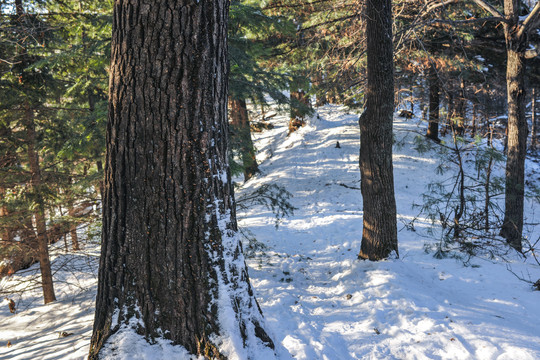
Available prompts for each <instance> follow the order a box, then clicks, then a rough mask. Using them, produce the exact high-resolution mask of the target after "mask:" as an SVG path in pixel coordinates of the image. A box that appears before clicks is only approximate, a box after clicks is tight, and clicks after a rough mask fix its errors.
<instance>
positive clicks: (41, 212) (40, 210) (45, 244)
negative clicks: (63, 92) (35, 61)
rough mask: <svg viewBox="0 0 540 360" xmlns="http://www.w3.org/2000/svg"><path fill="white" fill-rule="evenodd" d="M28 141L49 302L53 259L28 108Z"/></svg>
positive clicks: (45, 297) (44, 285)
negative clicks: (50, 255)
mask: <svg viewBox="0 0 540 360" xmlns="http://www.w3.org/2000/svg"><path fill="white" fill-rule="evenodd" d="M25 121H26V141H28V148H27V152H28V162H29V164H30V174H31V179H30V185H31V187H32V191H33V192H34V198H35V201H36V208H35V210H34V219H35V222H36V230H37V248H38V258H39V268H40V270H41V287H42V289H43V301H44V302H45V304H48V303H50V302H52V301H55V300H56V296H55V295H54V286H53V278H52V272H51V261H50V258H49V240H48V238H47V226H46V223H45V204H44V202H43V197H42V195H41V184H42V180H41V169H40V168H39V155H38V153H37V150H36V141H37V140H36V131H35V124H34V114H33V110H31V109H28V110H26V116H25Z"/></svg>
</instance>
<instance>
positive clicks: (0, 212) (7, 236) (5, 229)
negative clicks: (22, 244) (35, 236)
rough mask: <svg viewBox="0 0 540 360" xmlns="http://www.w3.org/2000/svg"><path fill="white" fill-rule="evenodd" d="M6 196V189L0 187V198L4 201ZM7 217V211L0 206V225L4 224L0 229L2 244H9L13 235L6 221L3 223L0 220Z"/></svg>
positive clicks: (3, 206) (4, 207)
mask: <svg viewBox="0 0 540 360" xmlns="http://www.w3.org/2000/svg"><path fill="white" fill-rule="evenodd" d="M5 196H6V189H5V188H3V187H0V198H2V199H4V198H5ZM8 216H9V211H8V208H7V206H5V205H2V206H0V221H1V222H0V224H2V223H4V224H3V225H2V228H1V229H0V230H1V231H0V240H1V241H3V242H4V243H8V242H11V241H12V240H13V233H12V231H11V227H10V226H9V225H8V223H7V221H3V220H2V219H1V218H7V217H8Z"/></svg>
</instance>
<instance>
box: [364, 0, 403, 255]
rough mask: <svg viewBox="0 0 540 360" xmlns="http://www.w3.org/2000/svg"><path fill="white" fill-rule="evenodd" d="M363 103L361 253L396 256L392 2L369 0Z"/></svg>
mask: <svg viewBox="0 0 540 360" xmlns="http://www.w3.org/2000/svg"><path fill="white" fill-rule="evenodd" d="M366 15H367V17H366V18H367V62H368V63H367V64H368V66H367V73H368V75H367V78H368V82H367V89H366V90H367V91H366V108H365V110H364V112H363V113H362V115H361V116H360V174H361V189H362V198H363V206H364V214H363V231H362V244H361V248H360V253H359V255H358V256H359V258H361V259H369V260H380V259H383V258H386V257H388V256H389V255H390V254H391V253H392V252H394V251H395V253H396V255H398V242H397V224H396V200H395V196H394V174H393V167H392V123H393V113H394V66H393V49H392V3H391V1H390V0H381V1H368V2H367V4H366Z"/></svg>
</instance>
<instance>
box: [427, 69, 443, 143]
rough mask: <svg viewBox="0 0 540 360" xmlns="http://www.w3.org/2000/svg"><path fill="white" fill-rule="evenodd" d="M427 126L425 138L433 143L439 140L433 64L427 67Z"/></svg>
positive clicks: (435, 71) (435, 70) (437, 88)
mask: <svg viewBox="0 0 540 360" xmlns="http://www.w3.org/2000/svg"><path fill="white" fill-rule="evenodd" d="M428 82H429V124H428V129H427V133H426V137H427V138H429V139H432V140H435V141H437V142H438V141H440V140H439V102H440V99H439V76H438V75H437V69H436V68H435V65H434V64H431V65H430V66H429V71H428Z"/></svg>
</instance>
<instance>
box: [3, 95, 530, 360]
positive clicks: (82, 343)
mask: <svg viewBox="0 0 540 360" xmlns="http://www.w3.org/2000/svg"><path fill="white" fill-rule="evenodd" d="M318 113H319V116H320V118H316V117H314V118H313V119H311V120H310V121H309V124H308V125H307V126H306V127H304V128H302V129H300V130H299V131H298V132H296V133H294V134H292V135H291V136H289V137H286V131H287V118H286V117H285V116H277V117H275V118H273V119H272V123H273V124H274V125H275V128H274V129H272V130H267V131H264V132H262V133H259V134H257V135H256V137H257V141H256V146H257V148H258V149H259V154H258V160H259V161H260V162H261V166H260V168H261V170H262V174H260V175H258V176H257V177H256V178H254V179H252V180H251V181H249V182H248V183H246V184H244V186H243V187H242V188H241V189H239V191H237V194H238V195H237V196H241V194H242V193H249V192H251V191H253V190H254V189H256V188H257V187H258V186H260V185H262V184H265V183H276V184H278V185H280V186H283V187H284V188H285V189H286V190H288V191H289V192H291V193H292V194H293V195H294V198H292V199H291V202H292V204H293V205H294V206H295V207H296V208H298V209H297V210H296V211H295V214H294V216H292V217H290V218H287V219H284V220H283V222H282V223H281V225H280V226H279V228H278V229H276V228H275V226H274V220H275V219H274V215H273V214H272V213H271V212H269V211H268V210H267V209H265V208H263V207H261V206H257V207H254V208H252V209H250V210H249V211H244V212H239V217H240V218H241V219H242V220H241V221H240V224H241V226H243V227H244V228H247V229H249V231H251V232H252V233H253V234H254V236H255V237H256V239H257V241H258V242H259V243H261V244H263V245H265V246H266V250H265V251H264V254H261V253H258V254H256V255H255V256H253V257H250V258H249V259H248V260H247V262H248V265H249V268H250V277H251V281H252V284H253V285H254V288H255V290H256V293H257V297H258V299H259V302H260V305H261V308H262V310H263V313H264V315H265V317H266V319H267V326H268V329H269V331H270V333H272V334H273V335H274V339H275V341H276V343H277V344H278V345H279V349H278V352H279V354H280V355H281V358H282V359H290V358H295V359H305V360H318V359H327V360H342V359H343V360H348V359H501V360H503V359H509V360H510V359H511V360H515V359H531V360H534V359H540V321H539V320H540V315H539V314H540V292H533V291H532V290H531V288H530V286H529V285H528V284H526V283H524V282H521V281H519V280H517V279H516V278H515V277H514V275H512V274H511V273H510V272H509V271H508V270H507V268H506V266H507V265H506V264H505V263H491V262H489V261H486V260H482V259H480V258H474V259H473V260H472V261H471V265H472V266H468V267H465V266H464V265H463V263H462V262H461V261H459V260H455V259H444V260H437V259H435V258H433V254H432V253H429V254H427V253H425V252H424V245H425V243H426V242H428V241H431V242H433V241H434V240H429V239H428V238H426V237H423V236H421V234H425V229H424V228H423V226H424V225H425V224H423V223H422V222H418V223H417V224H416V229H417V232H412V231H409V230H407V229H406V228H405V227H404V225H403V224H404V222H405V221H407V220H410V219H412V218H413V217H415V216H416V215H417V212H418V211H417V210H413V209H412V208H411V204H412V203H413V202H417V203H418V202H420V201H421V196H420V195H421V194H422V193H423V192H425V191H426V190H425V187H426V184H427V183H428V182H429V181H431V180H432V179H433V178H434V177H435V175H434V169H435V167H436V165H437V164H436V160H435V159H434V158H430V154H429V153H426V154H423V155H422V154H419V153H418V152H416V151H415V150H413V139H414V137H415V136H416V134H415V133H414V131H417V130H419V129H418V128H417V126H416V124H415V122H414V121H412V120H409V121H408V122H406V121H401V120H399V119H398V120H396V122H395V124H394V132H395V136H396V140H397V145H396V146H395V154H394V167H395V187H396V199H397V209H398V230H400V232H399V242H400V243H399V246H400V255H401V257H400V259H397V260H388V261H383V262H379V263H372V262H364V261H358V260H357V259H356V256H357V254H358V251H359V249H360V239H361V235H362V234H361V231H362V202H361V194H360V190H359V189H358V188H359V178H360V174H359V170H358V149H359V130H358V123H357V115H354V114H346V113H345V111H344V109H343V108H341V107H337V106H331V105H328V106H325V107H324V108H321V109H319V111H318ZM420 130H422V128H420ZM337 141H339V143H340V146H341V148H336V147H335V146H336V142H337ZM535 209H536V212H535V211H533V210H535ZM527 211H528V217H529V219H528V220H529V222H538V219H537V218H535V217H534V213H537V212H538V207H535V208H532V209H531V208H530V207H527ZM536 216H538V215H536ZM534 236H536V237H538V236H540V233H539V229H536V234H535V235H534ZM246 245H247V244H246ZM89 250H92V252H93V254H92V255H91V256H90V257H81V258H80V259H73V264H75V265H76V266H75V267H76V268H78V269H80V270H81V271H80V272H79V273H78V274H73V273H70V272H68V271H66V270H65V269H64V270H60V271H58V272H57V273H56V275H55V276H56V279H57V280H62V282H59V283H58V284H57V288H58V293H59V294H58V295H59V296H58V297H59V301H57V302H55V303H53V304H50V305H47V306H43V305H41V303H40V301H41V300H40V298H39V294H38V296H36V297H33V298H32V297H29V298H26V300H25V302H24V306H21V308H20V310H21V311H20V312H19V313H17V314H16V315H12V314H10V313H9V310H8V306H7V302H5V301H4V302H1V303H0V359H2V360H4V359H5V360H8V359H10V360H11V359H13V360H15V359H17V360H21V359H82V358H84V356H85V355H86V354H87V353H88V345H89V341H90V335H91V329H92V320H93V310H94V308H93V306H94V305H93V304H94V303H93V302H94V297H95V291H96V282H95V275H96V269H95V265H96V261H95V259H96V254H97V250H98V249H97V248H92V249H89ZM59 259H60V258H59ZM61 259H65V257H61ZM88 259H94V260H92V261H90V262H88V261H89V260H88ZM90 264H93V265H92V266H90ZM57 265H58V263H57ZM511 267H512V270H513V271H514V272H516V273H518V274H525V276H527V274H530V275H531V277H532V278H533V279H537V278H539V277H540V268H539V267H538V266H537V265H534V264H532V263H531V262H530V261H529V262H528V263H524V262H523V261H522V260H519V259H517V258H516V260H515V261H514V262H513V263H512V264H511ZM75 275H77V277H78V279H79V286H71V285H69V284H70V283H71V284H72V283H74V282H75ZM1 300H3V299H1ZM21 305H23V304H21ZM62 331H66V332H69V333H73V335H70V336H68V337H59V335H58V334H59V332H62ZM8 341H10V342H11V344H12V346H11V347H9V348H8V347H7V346H6V344H7V342H8ZM141 356H142V354H141ZM164 360H165V359H164ZM258 360H259V359H258ZM260 360H265V359H260Z"/></svg>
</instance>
